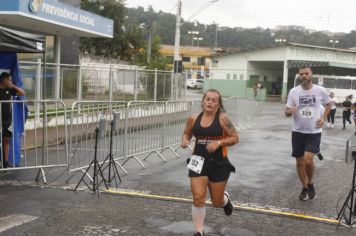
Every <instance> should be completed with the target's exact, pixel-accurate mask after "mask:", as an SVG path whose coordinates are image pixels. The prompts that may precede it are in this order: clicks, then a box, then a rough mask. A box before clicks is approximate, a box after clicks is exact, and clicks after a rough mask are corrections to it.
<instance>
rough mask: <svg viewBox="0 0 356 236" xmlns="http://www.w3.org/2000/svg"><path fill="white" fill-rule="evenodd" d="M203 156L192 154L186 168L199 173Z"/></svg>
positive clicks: (202, 163)
mask: <svg viewBox="0 0 356 236" xmlns="http://www.w3.org/2000/svg"><path fill="white" fill-rule="evenodd" d="M203 165H204V158H203V157H201V156H196V155H193V156H192V157H191V158H190V161H189V163H188V166H187V167H188V169H190V170H192V171H194V172H196V173H198V174H200V173H201V170H202V169H203Z"/></svg>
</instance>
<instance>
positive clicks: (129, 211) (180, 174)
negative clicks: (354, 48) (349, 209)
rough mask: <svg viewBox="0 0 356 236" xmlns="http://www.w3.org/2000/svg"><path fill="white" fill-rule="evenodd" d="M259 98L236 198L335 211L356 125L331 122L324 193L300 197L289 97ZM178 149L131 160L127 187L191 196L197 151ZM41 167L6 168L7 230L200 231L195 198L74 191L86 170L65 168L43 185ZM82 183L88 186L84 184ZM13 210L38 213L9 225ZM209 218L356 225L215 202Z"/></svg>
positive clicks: (235, 155) (290, 227) (234, 227)
mask: <svg viewBox="0 0 356 236" xmlns="http://www.w3.org/2000/svg"><path fill="white" fill-rule="evenodd" d="M255 106H258V107H257V110H259V113H258V114H256V116H255V117H251V121H250V126H249V127H250V128H249V129H244V130H242V131H241V133H240V143H239V144H238V145H236V146H234V147H232V148H230V152H229V158H230V161H231V162H232V163H233V164H234V165H235V166H236V168H237V173H236V174H233V175H231V178H230V180H229V184H228V191H229V193H230V195H231V196H232V199H233V202H234V204H239V205H240V204H245V205H249V206H258V207H270V208H273V209H278V210H283V211H288V212H297V213H302V214H308V215H312V216H319V217H326V218H335V217H336V212H337V209H336V208H337V205H338V203H339V206H340V204H342V201H343V199H342V197H343V195H344V194H345V193H346V192H347V191H348V188H349V186H350V184H351V180H352V171H353V169H352V166H348V165H346V164H345V162H344V157H345V154H344V152H345V143H346V139H347V138H348V137H349V136H350V135H351V134H352V133H353V131H354V127H353V126H348V127H347V129H346V130H342V129H341V128H342V124H341V119H337V120H336V126H335V128H334V129H329V128H325V129H324V133H323V137H322V145H321V150H322V153H323V155H324V160H323V161H319V160H318V159H317V158H315V164H316V172H315V181H314V182H315V185H316V189H317V194H318V196H317V198H316V199H315V200H313V201H307V202H300V201H299V200H298V194H299V192H300V190H301V185H300V183H299V180H298V179H297V175H296V171H295V160H294V159H293V158H292V157H291V145H290V136H291V133H290V129H291V119H287V118H285V117H284V116H283V108H284V105H283V104H280V103H259V104H257V103H256V104H255ZM253 109H256V107H254V108H253ZM178 152H179V154H180V155H181V157H180V158H179V159H178V158H176V157H175V156H174V155H173V154H172V153H169V151H166V153H165V155H166V157H167V159H168V162H167V163H164V162H162V160H161V159H159V158H157V157H156V156H155V155H154V154H153V155H152V156H150V157H149V158H148V159H147V160H146V161H145V162H144V163H145V165H146V167H147V168H146V169H142V168H141V167H140V166H139V165H138V164H137V163H136V162H135V161H134V160H130V161H129V163H128V165H127V166H125V167H126V168H127V170H128V172H129V173H128V175H127V176H124V175H122V176H121V177H122V178H123V182H122V183H121V184H120V186H119V188H120V189H130V190H134V191H141V192H145V193H148V194H156V195H163V196H176V197H185V198H191V193H190V189H189V180H188V178H187V177H186V176H187V170H186V166H185V163H186V158H187V157H188V156H189V151H188V150H178ZM35 174H36V171H23V172H19V173H5V174H1V175H0V192H1V194H0V201H1V203H2V205H5V206H8V207H5V208H2V210H1V211H0V235H192V229H193V228H192V224H191V222H190V219H191V218H190V210H191V205H190V204H187V203H182V202H172V201H162V200H157V199H147V198H139V197H126V196H114V195H108V194H101V195H100V197H99V198H98V197H97V195H94V194H91V193H88V192H87V191H79V192H76V193H73V192H72V191H69V190H64V189H63V188H72V187H73V186H74V185H75V183H76V182H77V181H78V178H79V177H80V174H77V175H76V176H75V177H74V178H72V179H71V180H70V181H69V183H67V184H66V183H65V180H67V179H68V178H69V177H70V175H68V174H67V173H66V171H65V170H63V169H61V170H52V171H50V172H49V173H48V175H47V176H48V182H49V184H48V187H45V188H42V187H41V184H36V183H35V182H34V176H35ZM105 174H106V173H105ZM29 186H37V187H34V188H33V187H29ZM81 189H83V190H84V189H86V188H85V186H84V185H81ZM339 200H340V201H339ZM11 215H21V216H22V217H24V218H25V219H31V221H29V222H27V223H25V224H22V225H19V226H14V227H12V228H10V229H8V230H6V231H3V232H1V221H2V219H4V218H6V217H8V216H11ZM27 216H31V217H32V218H28V217H27ZM26 217H27V218H26ZM21 219H22V218H21ZM24 222H25V221H24ZM206 225H207V226H208V227H209V228H207V234H206V235H226V236H228V235H247V236H248V235H354V234H355V233H356V231H355V229H352V228H346V227H342V228H341V229H340V230H336V226H335V225H330V224H325V223H319V222H314V221H307V220H300V219H295V218H289V217H281V216H275V215H270V214H257V213H252V212H247V211H239V212H235V213H234V214H233V215H232V216H231V217H225V216H224V214H223V212H222V209H214V208H211V207H208V209H207V218H206Z"/></svg>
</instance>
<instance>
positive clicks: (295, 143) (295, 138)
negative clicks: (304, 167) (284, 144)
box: [292, 131, 321, 157]
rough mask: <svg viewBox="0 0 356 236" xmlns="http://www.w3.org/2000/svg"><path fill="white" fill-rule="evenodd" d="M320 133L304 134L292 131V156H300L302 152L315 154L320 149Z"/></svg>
mask: <svg viewBox="0 0 356 236" xmlns="http://www.w3.org/2000/svg"><path fill="white" fill-rule="evenodd" d="M320 140H321V133H316V134H304V133H300V132H294V131H293V132H292V148H293V153H292V156H293V157H301V156H303V155H304V152H311V153H314V154H317V153H318V152H319V151H320Z"/></svg>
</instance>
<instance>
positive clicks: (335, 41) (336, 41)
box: [329, 39, 339, 48]
mask: <svg viewBox="0 0 356 236" xmlns="http://www.w3.org/2000/svg"><path fill="white" fill-rule="evenodd" d="M329 43H331V44H332V45H333V48H334V47H335V44H338V43H339V40H332V39H330V40H329Z"/></svg>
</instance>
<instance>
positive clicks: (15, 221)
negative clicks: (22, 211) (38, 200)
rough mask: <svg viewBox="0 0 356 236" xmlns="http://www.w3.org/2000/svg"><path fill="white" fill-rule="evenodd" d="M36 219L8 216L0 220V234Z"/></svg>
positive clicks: (32, 217)
mask: <svg viewBox="0 0 356 236" xmlns="http://www.w3.org/2000/svg"><path fill="white" fill-rule="evenodd" d="M37 218H38V217H35V216H29V215H9V216H5V217H2V218H0V233H1V232H4V231H6V230H8V229H11V228H13V227H17V226H20V225H23V224H26V223H28V222H31V221H34V220H36V219H37Z"/></svg>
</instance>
